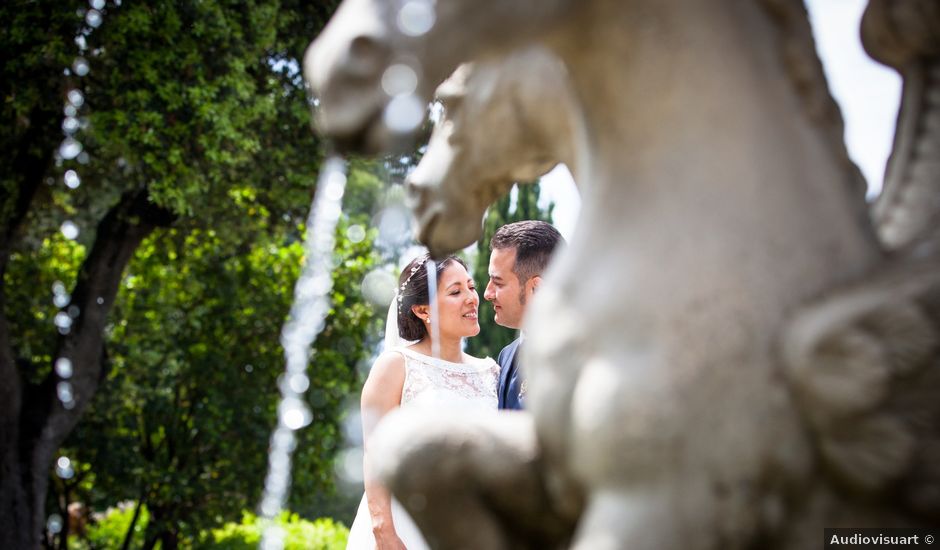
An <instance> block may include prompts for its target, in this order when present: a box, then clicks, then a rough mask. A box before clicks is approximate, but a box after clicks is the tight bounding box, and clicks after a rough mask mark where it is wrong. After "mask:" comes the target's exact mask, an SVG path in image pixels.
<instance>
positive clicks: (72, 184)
mask: <svg viewBox="0 0 940 550" xmlns="http://www.w3.org/2000/svg"><path fill="white" fill-rule="evenodd" d="M62 179H63V180H64V181H65V186H66V187H68V188H69V189H77V188H78V186H79V185H81V184H82V180H81V178H79V177H78V172H76V171H75V170H66V171H65V176H64V177H63V178H62Z"/></svg>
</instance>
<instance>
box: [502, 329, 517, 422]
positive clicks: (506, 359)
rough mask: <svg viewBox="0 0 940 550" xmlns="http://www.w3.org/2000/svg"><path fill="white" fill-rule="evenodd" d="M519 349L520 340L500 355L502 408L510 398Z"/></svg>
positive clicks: (514, 341) (511, 344)
mask: <svg viewBox="0 0 940 550" xmlns="http://www.w3.org/2000/svg"><path fill="white" fill-rule="evenodd" d="M518 349H519V340H518V339H516V340H513V341H512V343H510V344H509V345H508V346H506V350H505V351H506V352H505V353H504V354H500V355H501V356H502V359H503V361H502V362H501V364H500V371H499V396H498V397H499V405H500V407H503V406H505V404H506V398H507V397H509V382H510V379H511V377H512V373H513V371H514V370H515V368H514V367H515V362H516V352H517V351H518Z"/></svg>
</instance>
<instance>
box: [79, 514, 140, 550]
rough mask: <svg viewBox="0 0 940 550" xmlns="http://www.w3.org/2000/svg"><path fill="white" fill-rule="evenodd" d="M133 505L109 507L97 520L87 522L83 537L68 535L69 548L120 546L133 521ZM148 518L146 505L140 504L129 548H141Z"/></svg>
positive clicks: (86, 549)
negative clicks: (85, 533)
mask: <svg viewBox="0 0 940 550" xmlns="http://www.w3.org/2000/svg"><path fill="white" fill-rule="evenodd" d="M134 512H135V506H133V505H128V506H120V507H117V508H109V509H108V510H107V511H106V512H105V513H104V515H103V517H101V518H100V519H98V520H97V521H92V522H90V523H89V524H88V528H87V529H88V533H87V535H86V536H85V538H84V539H83V540H82V539H79V538H78V537H69V550H98V549H101V550H105V549H116V548H121V545H122V544H123V543H124V537H125V536H127V531H128V529H130V526H131V521H133V517H134ZM149 520H150V514H149V513H148V512H147V507H146V506H142V507H141V509H140V514H139V516H138V518H137V521H136V522H135V523H134V534H133V535H132V538H131V544H130V548H141V547H142V546H143V542H144V529H145V528H146V526H147V523H148V522H149Z"/></svg>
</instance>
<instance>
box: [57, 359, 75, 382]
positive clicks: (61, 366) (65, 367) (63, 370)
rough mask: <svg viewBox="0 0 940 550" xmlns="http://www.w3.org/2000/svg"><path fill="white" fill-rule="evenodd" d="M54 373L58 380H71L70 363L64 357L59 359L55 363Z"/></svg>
mask: <svg viewBox="0 0 940 550" xmlns="http://www.w3.org/2000/svg"><path fill="white" fill-rule="evenodd" d="M55 373H56V374H58V375H59V378H71V377H72V362H71V361H69V360H68V358H66V357H59V358H58V359H56V361H55Z"/></svg>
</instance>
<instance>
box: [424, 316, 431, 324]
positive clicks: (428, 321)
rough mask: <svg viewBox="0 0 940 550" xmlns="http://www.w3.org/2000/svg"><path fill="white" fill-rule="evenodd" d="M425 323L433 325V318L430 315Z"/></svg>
mask: <svg viewBox="0 0 940 550" xmlns="http://www.w3.org/2000/svg"><path fill="white" fill-rule="evenodd" d="M424 322H425V323H427V324H429V325H430V324H431V316H430V315H429V316H428V318H427V319H425V320H424Z"/></svg>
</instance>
